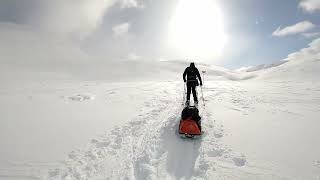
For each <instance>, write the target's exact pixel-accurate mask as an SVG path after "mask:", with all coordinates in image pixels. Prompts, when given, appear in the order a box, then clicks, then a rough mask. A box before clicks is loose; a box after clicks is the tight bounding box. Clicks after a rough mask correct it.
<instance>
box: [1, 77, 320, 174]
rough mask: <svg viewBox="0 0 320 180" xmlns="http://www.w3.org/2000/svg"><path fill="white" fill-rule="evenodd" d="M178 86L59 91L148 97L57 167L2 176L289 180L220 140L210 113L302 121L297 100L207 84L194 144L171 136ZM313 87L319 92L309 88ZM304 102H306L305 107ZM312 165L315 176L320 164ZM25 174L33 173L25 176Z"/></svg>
mask: <svg viewBox="0 0 320 180" xmlns="http://www.w3.org/2000/svg"><path fill="white" fill-rule="evenodd" d="M268 85H269V86H270V87H269V86H268V88H271V89H272V88H274V87H275V88H277V89H280V90H281V89H283V92H285V93H291V91H288V90H290V88H292V87H290V86H285V84H279V85H277V84H272V83H271V84H268ZM180 86H181V84H180V83H149V84H148V85H147V86H142V87H141V86H139V85H133V86H132V87H128V86H125V87H119V88H113V87H112V88H109V89H107V90H105V91H104V92H103V93H104V95H101V94H99V92H100V91H99V92H97V93H95V92H92V91H90V90H87V89H84V90H83V89H82V91H81V92H77V93H74V92H73V93H74V94H73V95H72V93H70V94H68V93H66V94H64V95H61V93H59V94H60V95H61V96H59V97H61V98H62V99H64V100H65V101H70V102H71V103H74V104H78V102H80V103H87V102H89V100H98V99H103V100H106V101H109V102H110V103H114V102H117V101H119V100H118V98H116V97H117V96H119V95H121V96H124V97H122V100H123V99H127V100H133V101H135V100H136V98H137V97H136V96H137V95H140V94H145V95H146V96H148V98H147V97H145V99H144V102H143V105H142V107H143V108H141V111H140V112H139V114H137V115H136V116H135V117H134V118H132V119H131V120H129V121H128V122H127V123H126V124H124V125H122V126H118V127H115V128H114V129H113V130H111V131H108V132H105V133H104V134H102V135H100V136H98V137H96V138H94V139H92V140H91V141H90V142H89V143H88V144H87V145H86V147H84V148H79V149H76V150H74V151H72V152H70V153H69V154H68V157H67V158H66V160H65V161H63V162H59V164H37V163H34V164H29V165H26V164H24V165H21V169H22V171H21V172H22V173H21V176H20V175H19V168H14V171H15V172H13V170H12V169H11V170H8V173H6V172H7V170H5V169H0V179H9V178H15V179H50V180H60V179H61V180H72V179H76V180H87V179H88V180H89V179H90V180H91V179H96V180H100V179H101V180H102V179H128V180H129V179H151V180H152V179H169V180H170V179H172V180H173V179H184V180H188V179H197V180H199V179H221V180H224V179H226V180H233V179H234V180H236V179H243V180H248V179H255V180H256V179H292V178H285V177H283V176H281V175H279V174H281V173H278V172H277V171H276V169H278V167H277V165H275V164H273V163H272V162H264V163H262V164H257V162H251V161H250V160H251V159H250V158H251V157H250V158H249V159H248V158H247V156H246V154H243V153H241V152H239V151H238V150H237V149H233V148H231V147H230V146H228V145H227V144H226V143H224V142H223V139H224V137H225V136H229V132H226V130H225V129H224V125H223V122H222V121H221V119H219V118H218V117H217V115H216V114H215V113H217V112H215V111H216V108H217V107H221V108H222V112H228V111H227V110H229V111H235V112H238V113H240V114H242V115H243V116H242V117H243V118H244V117H247V116H250V115H251V113H254V112H255V111H256V110H257V109H258V108H261V106H262V107H265V109H266V111H270V112H271V113H288V114H291V115H293V116H300V114H301V113H300V112H299V111H296V112H294V111H293V110H292V109H290V108H288V106H289V105H290V103H292V104H296V101H297V102H299V101H298V100H299V99H293V98H288V97H291V96H283V95H284V93H281V91H270V92H272V93H273V94H270V93H269V94H268V93H264V91H265V89H262V90H261V92H260V91H257V92H256V90H255V89H254V90H252V89H250V84H246V86H243V85H242V84H241V83H237V82H227V81H224V82H223V81H221V82H219V81H216V82H214V83H210V84H208V86H207V87H205V88H204V91H205V98H204V99H205V100H204V102H205V103H206V104H207V105H206V106H204V105H203V104H202V103H203V102H201V101H200V104H199V109H200V115H201V116H202V126H203V128H202V129H203V130H204V134H203V135H202V137H201V138H198V139H182V138H180V137H179V135H178V134H177V129H178V124H179V120H180V113H181V111H182V108H183V106H182V105H181V104H182V103H183V101H184V98H183V96H182V94H183V92H182V91H181V89H182V88H181V87H180ZM273 86H274V87H273ZM131 89H132V90H134V91H133V93H128V94H126V93H124V94H122V92H123V91H130V90H131ZM318 90H319V88H313V89H309V91H318ZM83 92H90V93H83ZM130 92H131V91H130ZM198 92H200V89H198ZM274 93H277V94H274ZM145 95H144V96H145ZM198 95H201V94H200V93H199V94H198ZM270 96H271V97H270ZM301 100H308V101H310V102H314V104H311V105H317V102H318V100H319V97H315V96H310V98H309V97H307V96H304V97H303V98H301ZM138 102H141V101H138ZM310 102H308V103H306V104H307V105H310ZM299 107H300V106H299ZM303 108H305V109H308V110H310V111H314V109H315V108H314V107H313V108H311V106H310V107H309V106H304V107H303ZM220 110H221V109H220ZM311 163H312V166H313V167H315V168H316V171H317V172H318V174H320V173H319V169H320V165H319V164H320V163H319V160H314V161H313V162H311ZM43 166H45V167H43ZM46 168H47V169H50V170H49V172H48V173H47V174H46V175H44V176H40V175H39V176H38V175H36V174H38V173H37V171H39V172H40V169H41V172H42V171H43V169H46ZM26 171H28V172H31V173H30V174H32V175H30V176H27V174H26V173H25V172H26ZM317 172H316V173H317ZM6 174H8V176H6ZM12 174H14V176H13V175H12ZM39 174H41V173H39Z"/></svg>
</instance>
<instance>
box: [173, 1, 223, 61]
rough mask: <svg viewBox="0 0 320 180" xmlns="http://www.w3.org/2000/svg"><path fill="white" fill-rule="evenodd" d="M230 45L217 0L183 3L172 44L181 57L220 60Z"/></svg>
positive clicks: (175, 21) (178, 14) (175, 20)
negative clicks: (215, 1) (226, 46)
mask: <svg viewBox="0 0 320 180" xmlns="http://www.w3.org/2000/svg"><path fill="white" fill-rule="evenodd" d="M226 42H227V35H226V34H225V32H224V27H223V18H222V14H221V12H220V9H219V8H218V6H217V5H216V4H214V2H213V0H179V2H178V4H177V8H176V11H175V14H174V15H173V17H172V19H171V22H170V29H169V43H170V45H171V46H173V47H174V48H175V49H176V50H177V51H178V53H179V54H181V55H184V56H185V57H189V58H213V57H217V56H219V55H221V53H222V50H223V48H224V46H225V44H226Z"/></svg>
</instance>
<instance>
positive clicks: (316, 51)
mask: <svg viewBox="0 0 320 180" xmlns="http://www.w3.org/2000/svg"><path fill="white" fill-rule="evenodd" d="M299 59H305V60H312V59H320V38H318V39H316V40H314V41H312V42H311V43H310V44H309V47H307V48H303V49H301V50H300V51H298V52H295V53H292V54H289V55H288V58H287V59H285V60H299Z"/></svg>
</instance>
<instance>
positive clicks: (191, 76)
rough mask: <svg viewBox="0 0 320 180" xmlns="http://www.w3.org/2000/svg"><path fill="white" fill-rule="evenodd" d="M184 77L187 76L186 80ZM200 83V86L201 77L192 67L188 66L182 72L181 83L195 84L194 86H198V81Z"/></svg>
mask: <svg viewBox="0 0 320 180" xmlns="http://www.w3.org/2000/svg"><path fill="white" fill-rule="evenodd" d="M186 76H187V80H186ZM197 78H198V79H199V81H200V84H202V80H201V76H200V73H199V70H198V69H197V68H196V67H192V66H189V67H187V68H186V69H185V70H184V73H183V81H184V82H186V81H187V82H196V84H198V80H197Z"/></svg>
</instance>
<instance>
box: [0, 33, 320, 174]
mask: <svg viewBox="0 0 320 180" xmlns="http://www.w3.org/2000/svg"><path fill="white" fill-rule="evenodd" d="M7 33H8V32H7ZM3 36H4V37H6V35H3ZM30 37H33V36H32V34H31V35H30ZM37 38H39V37H33V38H31V39H32V41H35V42H38V40H37ZM41 38H45V37H41ZM11 40H12V39H10V42H11ZM21 40H25V38H19V37H17V39H16V41H17V42H16V43H13V45H12V47H11V48H10V47H9V45H7V44H6V46H3V47H5V48H7V50H12V49H13V48H14V47H15V45H14V44H19V43H22V42H20V41H21ZM8 41H9V40H8ZM26 41H27V40H26ZM18 42H19V43H18ZM46 42H51V40H48V41H46ZM318 42H319V41H315V42H313V43H312V44H310V47H309V48H306V49H304V50H301V51H300V52H297V53H296V54H293V55H291V56H289V58H288V59H287V61H288V62H287V63H284V64H282V65H279V66H276V67H272V68H267V69H266V68H263V69H261V70H258V71H253V72H238V71H231V70H227V69H224V68H220V67H215V66H207V65H199V66H198V67H199V69H200V70H206V75H205V85H204V87H203V94H204V99H205V101H201V103H200V111H201V116H202V124H203V130H204V132H205V133H204V135H203V136H202V138H200V139H197V140H188V139H187V140H183V139H181V138H180V137H178V136H177V134H176V130H177V124H178V120H179V117H180V113H181V110H182V108H183V107H182V105H181V104H182V103H183V94H184V93H183V82H182V81H181V79H182V77H181V74H182V72H183V70H184V68H185V67H186V66H187V63H183V62H156V61H151V60H149V61H147V60H141V61H111V60H104V59H100V58H96V57H88V56H87V55H85V54H83V53H82V52H81V51H78V50H77V49H74V51H71V52H72V54H66V53H64V51H65V49H66V48H68V49H70V47H69V46H70V45H69V44H64V45H63V46H62V48H59V47H58V48H57V47H55V46H54V45H52V46H50V47H51V48H48V49H46V48H45V47H46V46H43V45H39V46H37V50H39V52H40V54H38V55H34V53H32V52H31V51H30V50H28V49H27V50H24V48H25V47H23V46H22V47H17V48H18V49H16V51H5V50H4V49H5V48H0V52H1V53H0V55H1V66H0V70H1V71H0V75H1V77H0V80H1V85H0V107H1V108H0V147H1V148H0V179H1V180H2V179H3V180H8V179H9V180H11V179H14V180H17V179H52V180H57V179H65V180H67V179H68V180H69V179H228V180H229V179H231V180H232V179H243V180H248V179H254V180H256V179H319V177H320V156H319V153H318V152H320V143H319V142H320V139H319V137H320V136H319V135H320V134H319V129H318V127H319V125H320V122H319V120H318V117H319V115H320V114H319V112H320V103H319V102H320V84H319V79H318V78H319V77H320V76H318V75H319V70H320V69H319V60H318V59H319V58H318V54H319V53H318V52H319V51H317V47H319V46H318V44H319V43H318ZM28 43H29V42H25V45H27V44H28ZM53 44H55V43H53ZM19 48H21V49H19ZM43 48H44V49H43ZM40 50H43V51H40ZM15 52H20V53H19V54H18V53H17V54H15ZM48 53H49V54H50V55H51V56H50V57H46V55H47V54H48ZM57 54H58V55H59V56H56V55H57ZM57 57H59V58H57ZM198 92H199V95H200V94H201V93H200V92H201V91H200V89H198ZM204 105H205V106H204Z"/></svg>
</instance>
